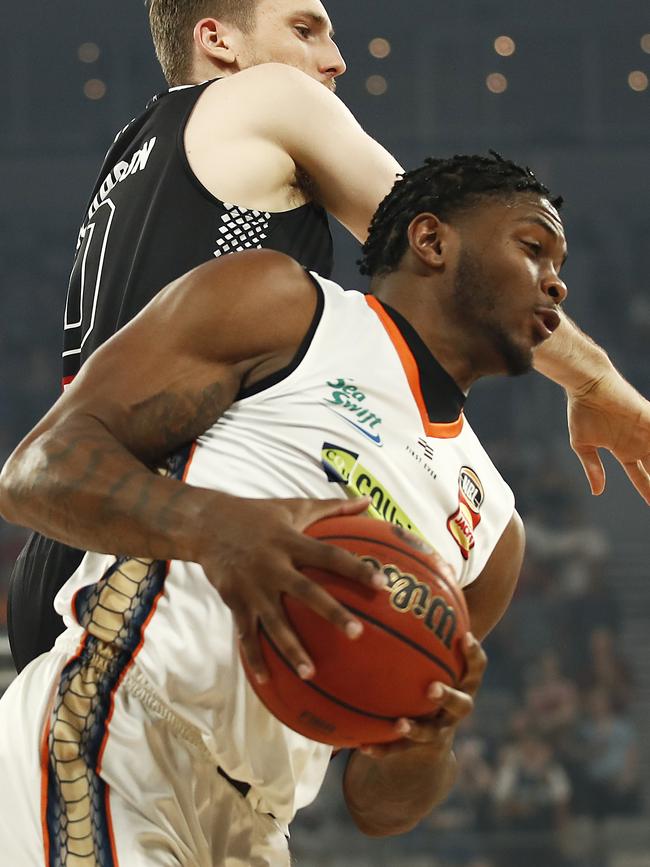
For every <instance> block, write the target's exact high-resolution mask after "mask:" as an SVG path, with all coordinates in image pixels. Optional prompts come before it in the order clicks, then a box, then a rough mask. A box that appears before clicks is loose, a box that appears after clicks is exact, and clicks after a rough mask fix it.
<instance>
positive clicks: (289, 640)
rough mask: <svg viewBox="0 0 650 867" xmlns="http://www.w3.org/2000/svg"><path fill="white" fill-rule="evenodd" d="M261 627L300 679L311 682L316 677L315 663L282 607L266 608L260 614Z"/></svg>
mask: <svg viewBox="0 0 650 867" xmlns="http://www.w3.org/2000/svg"><path fill="white" fill-rule="evenodd" d="M260 625H261V629H262V630H263V631H264V633H265V634H266V637H267V638H268V640H269V641H270V642H271V644H273V645H274V647H275V650H276V651H277V653H279V655H280V656H282V657H283V658H284V659H285V660H286V662H287V663H288V664H289V665H290V666H291V668H292V669H293V670H294V671H295V672H296V674H297V675H298V677H300V678H302V679H303V680H309V678H311V677H313V676H314V674H315V673H316V668H315V666H314V663H313V661H312V659H311V657H310V656H309V654H308V653H307V651H306V650H305V648H304V647H303V646H302V644H301V643H300V639H299V638H298V636H297V635H296V633H295V632H294V631H293V629H292V628H291V626H290V625H289V622H288V621H287V618H286V616H285V614H284V611H282V609H281V608H280V607H277V606H269V607H268V608H265V609H264V610H263V611H262V612H261V613H260Z"/></svg>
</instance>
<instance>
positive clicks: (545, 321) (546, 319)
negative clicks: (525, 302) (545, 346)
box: [534, 307, 561, 343]
mask: <svg viewBox="0 0 650 867" xmlns="http://www.w3.org/2000/svg"><path fill="white" fill-rule="evenodd" d="M534 321H535V334H536V335H537V337H538V338H539V342H540V343H541V342H542V341H544V340H548V338H549V337H550V336H551V334H553V332H554V331H555V329H556V328H558V327H559V325H560V321H561V320H560V314H559V313H558V312H557V310H556V309H555V307H536V308H535V315H534Z"/></svg>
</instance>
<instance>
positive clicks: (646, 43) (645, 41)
mask: <svg viewBox="0 0 650 867" xmlns="http://www.w3.org/2000/svg"><path fill="white" fill-rule="evenodd" d="M641 48H642V49H643V50H644V51H645V53H646V54H650V33H644V34H643V36H642V37H641Z"/></svg>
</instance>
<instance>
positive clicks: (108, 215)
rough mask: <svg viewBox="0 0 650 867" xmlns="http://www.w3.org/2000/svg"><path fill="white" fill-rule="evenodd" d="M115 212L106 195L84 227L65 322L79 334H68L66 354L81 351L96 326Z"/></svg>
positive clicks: (70, 287)
mask: <svg viewBox="0 0 650 867" xmlns="http://www.w3.org/2000/svg"><path fill="white" fill-rule="evenodd" d="M114 216H115V205H114V204H113V202H112V201H111V199H105V200H104V201H103V202H102V203H101V205H100V206H99V208H97V211H96V212H95V214H94V216H93V218H92V221H91V222H90V223H88V225H87V226H86V228H85V229H84V230H83V235H82V240H81V246H80V247H79V250H78V252H77V256H76V264H75V268H74V271H73V274H72V278H71V280H70V286H69V288H68V298H67V300H66V305H65V318H64V323H63V327H64V329H65V331H66V332H70V331H73V330H74V331H76V332H77V334H76V335H72V334H66V350H65V352H64V353H63V354H64V355H79V354H80V353H81V350H82V348H83V345H84V343H85V342H86V340H87V339H88V338H89V337H90V335H91V333H92V330H93V328H94V327H95V316H96V314H97V303H98V301H99V291H100V288H101V283H102V272H103V270H104V261H105V258H106V247H107V244H108V236H109V234H110V231H111V226H112V225H113V218H114Z"/></svg>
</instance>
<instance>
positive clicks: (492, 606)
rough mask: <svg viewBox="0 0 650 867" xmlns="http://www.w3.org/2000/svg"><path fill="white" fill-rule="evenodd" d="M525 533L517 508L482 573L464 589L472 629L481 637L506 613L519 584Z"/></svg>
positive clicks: (480, 639) (480, 638) (481, 638)
mask: <svg viewBox="0 0 650 867" xmlns="http://www.w3.org/2000/svg"><path fill="white" fill-rule="evenodd" d="M524 547H525V534H524V525H523V523H522V520H521V518H520V517H519V515H518V514H517V512H514V513H513V515H512V518H511V519H510V521H509V523H508V525H507V527H506V529H505V530H504V531H503V533H502V535H501V538H500V539H499V541H498V542H497V544H496V547H495V548H494V551H493V552H492V555H491V556H490V559H489V560H488V562H487V563H486V565H485V568H484V569H483V571H482V572H481V574H480V575H479V577H478V578H477V579H476V581H474V583H473V584H470V586H469V587H467V588H466V589H465V591H464V593H465V601H466V602H467V607H468V609H469V615H470V623H471V626H472V632H473V634H474V635H475V636H476V638H478V640H479V641H482V640H483V639H484V638H485V636H486V635H487V634H488V633H489V632H491V631H492V629H494V627H495V626H496V624H497V623H498V622H499V620H501V618H502V617H503V615H504V614H505V612H506V610H507V608H508V605H509V604H510V601H511V600H512V597H513V594H514V592H515V587H516V586H517V580H518V578H519V573H520V571H521V564H522V562H523V557H524Z"/></svg>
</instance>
